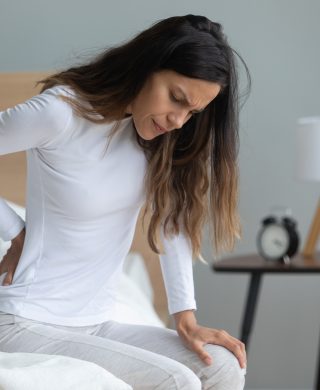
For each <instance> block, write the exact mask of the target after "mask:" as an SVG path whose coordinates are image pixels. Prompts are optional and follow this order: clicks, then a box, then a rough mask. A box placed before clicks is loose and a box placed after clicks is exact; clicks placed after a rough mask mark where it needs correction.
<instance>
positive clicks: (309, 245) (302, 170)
mask: <svg viewBox="0 0 320 390" xmlns="http://www.w3.org/2000/svg"><path fill="white" fill-rule="evenodd" d="M296 141H297V160H296V162H297V166H296V172H297V176H298V178H299V179H301V180H311V181H320V117H316V116H312V117H304V118H300V119H298V128H297V140H296ZM319 234H320V201H319V203H318V208H317V210H316V213H315V215H314V217H313V222H312V225H311V227H310V230H309V233H308V236H307V240H306V243H305V246H304V248H303V251H302V254H303V255H304V256H305V257H312V256H313V255H314V253H315V248H316V245H317V241H318V237H319Z"/></svg>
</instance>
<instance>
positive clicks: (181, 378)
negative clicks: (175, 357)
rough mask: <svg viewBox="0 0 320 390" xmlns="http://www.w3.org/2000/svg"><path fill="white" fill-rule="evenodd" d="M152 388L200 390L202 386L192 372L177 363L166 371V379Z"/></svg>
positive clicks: (159, 389) (161, 389) (162, 389)
mask: <svg viewBox="0 0 320 390" xmlns="http://www.w3.org/2000/svg"><path fill="white" fill-rule="evenodd" d="M154 388H155V389H157V390H201V389H202V384H201V381H200V379H199V378H198V377H197V375H196V374H195V373H194V372H193V371H192V370H190V369H189V368H188V367H186V366H184V365H183V364H181V363H177V364H176V365H175V367H171V369H170V370H166V378H165V379H164V380H163V381H161V383H160V384H158V385H157V386H156V387H154Z"/></svg>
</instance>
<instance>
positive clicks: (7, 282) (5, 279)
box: [2, 271, 13, 286]
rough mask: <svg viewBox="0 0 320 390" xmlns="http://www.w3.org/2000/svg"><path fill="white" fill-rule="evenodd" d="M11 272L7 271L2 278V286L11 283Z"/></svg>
mask: <svg viewBox="0 0 320 390" xmlns="http://www.w3.org/2000/svg"><path fill="white" fill-rule="evenodd" d="M12 278H13V274H12V272H11V271H8V273H7V275H6V277H5V278H4V280H3V283H2V285H3V286H9V285H10V284H11V283H12Z"/></svg>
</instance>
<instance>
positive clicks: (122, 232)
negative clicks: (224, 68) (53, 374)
mask: <svg viewBox="0 0 320 390" xmlns="http://www.w3.org/2000/svg"><path fill="white" fill-rule="evenodd" d="M59 94H72V95H73V96H75V95H74V92H73V90H72V89H71V88H70V87H68V86H55V87H53V88H50V89H47V90H46V91H44V92H43V93H41V94H39V95H37V96H35V97H33V98H31V99H29V100H27V101H25V102H24V103H22V104H18V105H16V106H15V107H13V108H10V109H8V110H6V111H3V112H0V155H4V154H8V153H13V152H17V151H22V150H26V155H27V196H26V221H25V222H24V221H23V220H22V219H21V218H20V217H19V216H18V215H17V214H16V213H15V212H14V211H13V210H12V209H11V208H10V207H9V205H8V204H7V202H5V201H4V200H3V199H0V237H1V238H3V239H4V240H11V239H13V238H14V237H15V236H16V235H17V234H18V233H19V232H20V231H21V230H22V229H23V227H24V226H25V227H26V236H25V243H24V247H23V251H22V254H21V257H20V260H19V263H18V266H17V269H16V271H15V274H14V278H13V282H12V284H11V285H9V286H2V285H1V286H0V311H4V312H7V313H11V314H15V315H19V316H22V317H25V318H30V319H34V320H38V321H43V322H48V323H53V324H58V325H69V326H85V325H91V324H98V323H101V322H103V321H107V320H108V319H112V313H113V310H114V304H115V293H116V284H117V281H118V278H119V276H120V273H121V271H122V266H123V261H124V259H125V257H126V255H127V253H128V251H129V250H130V246H131V243H132V239H133V235H134V231H135V225H136V221H137V218H138V214H139V211H140V209H141V207H142V205H143V203H144V200H145V191H144V183H143V181H144V175H145V171H146V168H147V160H146V157H145V155H144V152H143V150H142V148H141V147H140V146H139V145H138V143H137V141H136V138H135V133H134V132H135V131H136V130H135V129H134V127H133V125H132V119H131V117H128V118H125V119H123V120H122V121H121V124H120V127H119V130H118V131H117V132H116V134H115V135H114V136H113V138H112V140H111V142H110V145H109V147H108V149H107V152H106V153H105V154H104V152H105V149H106V145H107V142H108V138H107V135H108V134H109V132H110V131H111V128H112V126H113V123H111V124H95V123H93V122H91V121H88V120H86V119H84V118H81V117H79V116H77V115H75V113H74V111H73V110H72V108H71V105H70V104H68V103H67V102H64V101H63V100H61V99H60V98H59V97H58V96H57V95H59ZM0 185H1V184H0ZM160 237H161V239H162V243H163V248H164V251H165V253H164V254H162V255H160V264H161V269H162V273H163V277H164V283H165V287H166V292H167V297H168V308H169V313H170V314H173V313H176V312H179V311H182V310H189V309H194V310H195V309H196V302H195V298H194V285H193V272H192V271H193V270H192V252H191V246H190V241H189V239H187V237H186V236H185V235H184V234H183V233H182V232H181V233H180V234H179V235H178V236H175V237H174V238H172V239H169V238H165V237H164V235H163V231H162V230H160Z"/></svg>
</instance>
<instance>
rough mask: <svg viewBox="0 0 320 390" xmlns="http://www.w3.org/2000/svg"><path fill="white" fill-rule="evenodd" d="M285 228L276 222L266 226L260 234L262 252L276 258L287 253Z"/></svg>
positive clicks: (288, 239)
mask: <svg viewBox="0 0 320 390" xmlns="http://www.w3.org/2000/svg"><path fill="white" fill-rule="evenodd" d="M289 241H290V238H289V234H288V232H287V230H286V229H285V228H284V227H282V226H280V225H277V224H271V225H269V226H266V227H265V228H264V229H263V231H262V233H261V236H260V247H261V251H262V254H263V255H264V256H265V257H268V258H270V259H277V258H280V257H282V256H283V255H285V254H286V253H287V250H288V247H289Z"/></svg>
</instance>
